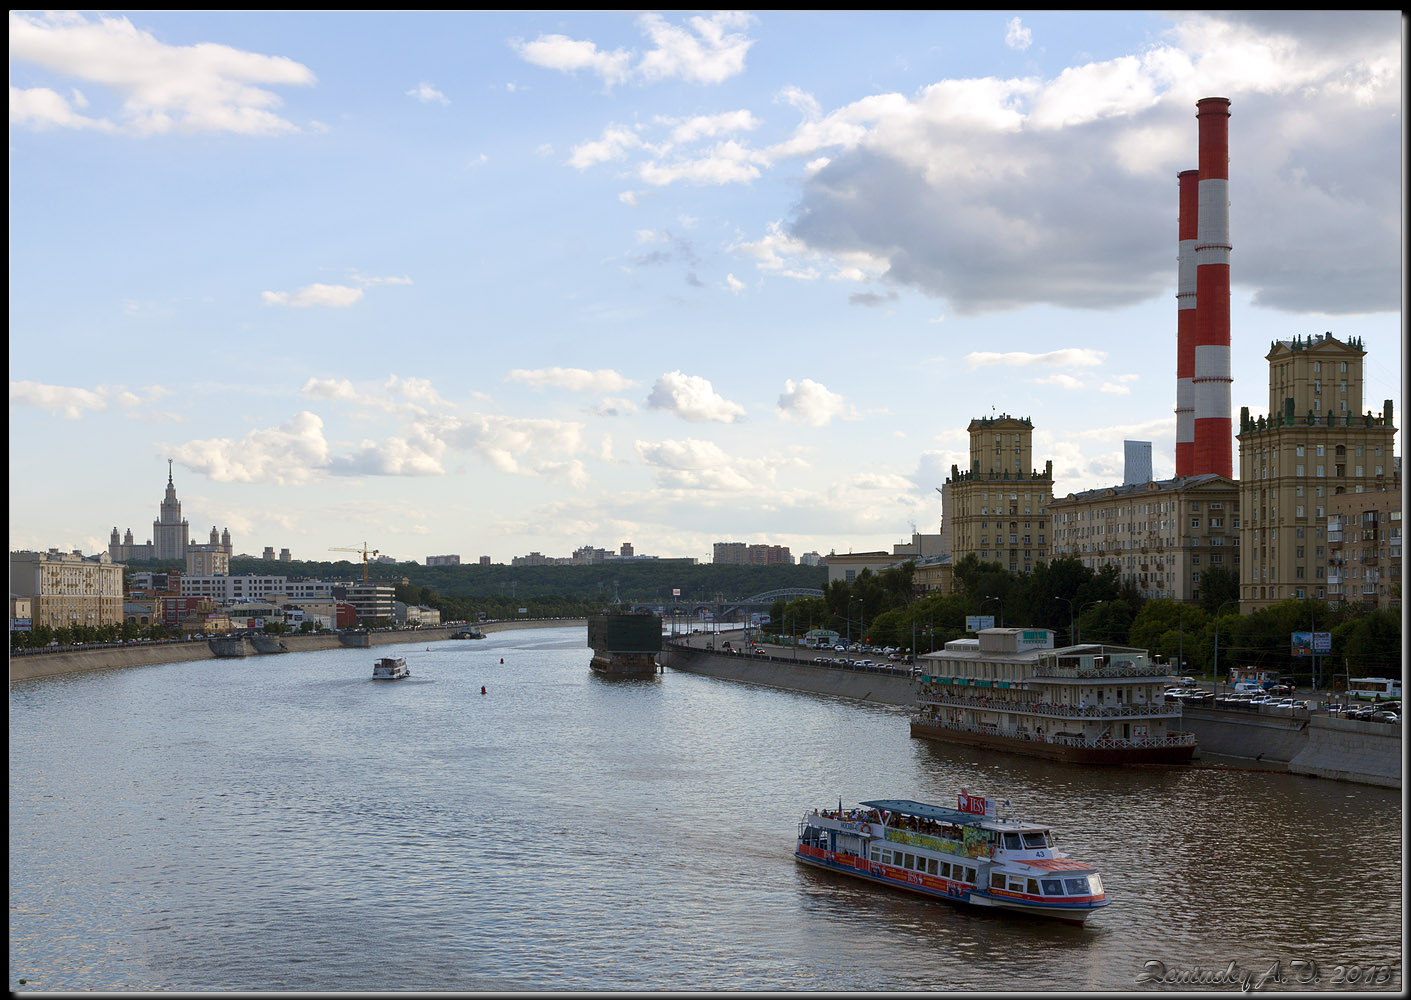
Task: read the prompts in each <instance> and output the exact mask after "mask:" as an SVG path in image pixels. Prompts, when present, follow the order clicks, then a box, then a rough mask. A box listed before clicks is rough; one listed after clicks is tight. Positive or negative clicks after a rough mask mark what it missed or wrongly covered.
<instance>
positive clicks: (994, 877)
mask: <svg viewBox="0 0 1411 1000" xmlns="http://www.w3.org/2000/svg"><path fill="white" fill-rule="evenodd" d="M990 888H991V889H1003V888H1004V872H990Z"/></svg>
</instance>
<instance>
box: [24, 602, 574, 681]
mask: <svg viewBox="0 0 1411 1000" xmlns="http://www.w3.org/2000/svg"><path fill="white" fill-rule="evenodd" d="M587 624H588V622H587V619H584V618H536V619H533V620H529V621H525V620H519V621H516V620H513V619H506V620H504V621H489V622H478V623H476V624H474V625H469V624H464V623H462V624H459V625H435V626H430V627H421V628H404V629H388V630H387V631H385V632H355V633H351V634H353V635H357V636H365V637H366V638H367V643H368V645H369V646H386V645H390V644H392V643H405V642H423V641H425V642H436V641H439V640H442V639H449V638H450V637H451V636H453V635H454V634H455V633H457V632H461V631H464V630H465V629H468V628H478V629H480V631H482V632H486V633H490V632H501V631H504V630H506V629H521V628H563V627H565V626H575V625H582V626H584V627H585V628H586V627H587ZM344 634H347V633H339V632H320V633H318V634H316V635H299V634H297V633H291V634H288V635H280V636H269V637H268V638H269V639H277V640H279V641H280V642H282V643H283V644H284V646H285V647H286V648H285V650H283V652H289V653H305V652H311V651H313V650H319V649H350V650H358V649H361V648H363V647H360V646H352V645H349V644H348V643H346V642H344V641H343V640H342V639H340V638H339V637H340V635H344ZM463 641H465V642H474V641H475V640H474V639H467V640H463ZM585 642H586V636H585ZM249 655H250V656H254V657H258V656H275V655H279V654H277V653H261V652H259V651H255V650H252V651H251V652H250V654H249ZM212 659H217V657H216V654H215V652H214V651H213V650H212V648H211V643H210V641H209V640H206V639H177V640H172V641H168V642H152V643H136V644H132V645H126V644H119V643H111V644H101V645H94V646H83V647H74V646H70V647H57V648H54V649H41V650H31V651H26V652H25V653H23V654H22V655H18V656H17V655H14V654H13V652H12V654H11V656H10V680H11V682H14V681H22V680H28V679H30V678H33V677H54V676H57V675H59V674H75V673H83V672H85V671H88V670H109V669H112V668H114V667H150V666H153V665H155V664H158V663H182V662H185V661H187V660H212Z"/></svg>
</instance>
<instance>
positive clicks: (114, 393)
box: [10, 381, 171, 420]
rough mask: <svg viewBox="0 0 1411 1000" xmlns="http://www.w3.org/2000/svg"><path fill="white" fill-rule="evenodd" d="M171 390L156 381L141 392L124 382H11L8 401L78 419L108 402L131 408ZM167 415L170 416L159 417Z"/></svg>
mask: <svg viewBox="0 0 1411 1000" xmlns="http://www.w3.org/2000/svg"><path fill="white" fill-rule="evenodd" d="M170 395H171V391H170V390H169V389H166V388H163V387H162V386H159V385H149V386H147V387H145V388H144V389H143V390H142V392H140V393H138V392H132V391H131V390H129V389H126V388H124V387H123V386H120V385H119V386H107V385H100V386H95V387H94V388H92V389H83V388H80V387H77V386H67V385H46V384H45V383H43V382H27V381H25V382H11V383H10V403H11V404H12V405H16V406H28V407H31V408H33V409H36V410H45V411H47V412H49V413H52V414H54V415H55V416H62V417H63V418H64V419H65V420H81V419H82V418H83V417H84V416H85V415H86V414H87V413H89V412H97V411H99V410H105V409H107V408H108V405H109V403H112V404H113V405H115V406H118V407H120V408H123V409H129V410H130V409H134V408H136V407H139V406H142V405H144V404H146V403H155V402H156V401H157V400H159V399H162V398H163V397H165V396H170ZM158 419H169V417H160V416H159V417H158Z"/></svg>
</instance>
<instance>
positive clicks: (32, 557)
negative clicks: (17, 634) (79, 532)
mask: <svg viewBox="0 0 1411 1000" xmlns="http://www.w3.org/2000/svg"><path fill="white" fill-rule="evenodd" d="M122 571H123V567H122V565H121V564H120V563H115V562H113V560H112V559H111V558H110V557H109V555H108V553H106V552H101V553H99V554H98V555H96V556H87V557H86V556H84V555H83V553H82V552H79V551H78V550H74V551H73V552H60V551H59V550H58V549H50V550H49V551H48V552H27V551H20V552H11V553H10V593H11V595H13V596H14V597H22V598H28V599H29V602H30V618H31V620H32V621H33V624H34V627H35V628H39V627H40V626H43V625H47V626H49V627H50V628H73V627H76V626H91V627H94V628H97V627H101V626H104V625H121V624H122V622H123V592H122Z"/></svg>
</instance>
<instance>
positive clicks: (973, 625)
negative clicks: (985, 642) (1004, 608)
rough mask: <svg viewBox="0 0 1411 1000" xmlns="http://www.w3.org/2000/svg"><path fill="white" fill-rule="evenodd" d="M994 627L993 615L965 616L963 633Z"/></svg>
mask: <svg viewBox="0 0 1411 1000" xmlns="http://www.w3.org/2000/svg"><path fill="white" fill-rule="evenodd" d="M994 627H995V616H994V615H966V616H965V631H967V632H978V631H980V630H981V629H986V628H994Z"/></svg>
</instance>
